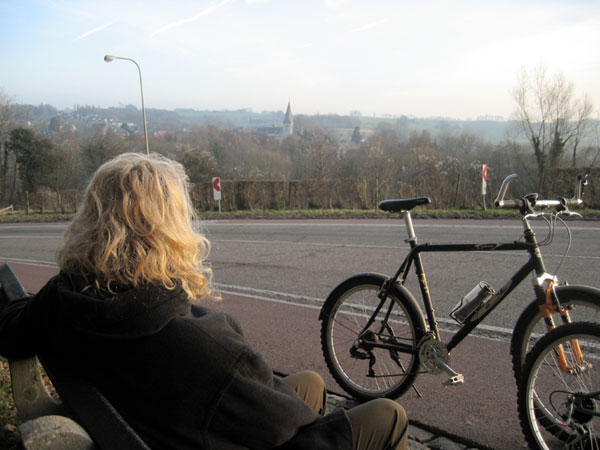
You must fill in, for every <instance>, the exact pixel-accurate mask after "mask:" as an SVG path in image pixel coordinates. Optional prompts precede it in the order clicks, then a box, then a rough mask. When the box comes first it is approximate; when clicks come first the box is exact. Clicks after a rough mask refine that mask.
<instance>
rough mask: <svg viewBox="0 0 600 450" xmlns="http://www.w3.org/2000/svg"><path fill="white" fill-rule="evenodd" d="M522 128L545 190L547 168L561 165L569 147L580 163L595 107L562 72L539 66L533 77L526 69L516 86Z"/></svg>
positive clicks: (517, 114)
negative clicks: (579, 154)
mask: <svg viewBox="0 0 600 450" xmlns="http://www.w3.org/2000/svg"><path fill="white" fill-rule="evenodd" d="M513 96H514V100H515V103H516V106H517V109H516V116H517V117H518V119H519V121H520V124H521V129H522V131H523V132H524V134H525V136H526V137H527V140H528V141H529V142H530V143H531V146H532V147H533V152H534V155H535V159H536V162H537V166H538V171H539V188H540V190H541V186H542V183H543V181H544V175H545V173H546V171H547V169H550V168H553V167H557V166H558V165H559V164H560V162H561V159H562V157H563V156H564V155H565V153H566V152H567V150H569V149H570V150H571V152H572V164H573V166H575V165H576V164H577V149H578V146H579V144H580V142H581V139H582V137H583V136H584V134H585V131H586V125H587V124H588V119H589V118H590V115H591V113H592V110H593V107H592V104H591V102H590V100H589V99H588V97H587V96H583V97H582V98H576V97H575V87H574V85H573V83H572V82H569V81H567V80H566V79H565V78H564V76H563V75H562V74H561V73H558V74H555V75H553V76H549V75H548V74H547V71H546V68H545V67H544V66H542V65H540V66H538V67H537V68H536V70H535V72H534V74H533V76H532V77H530V76H529V74H528V73H527V71H526V70H523V71H522V73H521V76H520V78H519V80H518V82H517V84H516V87H515V89H514V93H513Z"/></svg>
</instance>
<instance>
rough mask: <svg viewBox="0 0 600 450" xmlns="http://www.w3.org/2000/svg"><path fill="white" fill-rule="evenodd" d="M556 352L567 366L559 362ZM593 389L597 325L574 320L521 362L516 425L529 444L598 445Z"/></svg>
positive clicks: (598, 378)
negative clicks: (521, 370) (521, 369)
mask: <svg viewBox="0 0 600 450" xmlns="http://www.w3.org/2000/svg"><path fill="white" fill-rule="evenodd" d="M575 342H576V343H577V345H578V346H579V348H580V349H581V353H579V354H578V350H577V345H576V344H575ZM561 352H562V353H563V354H564V357H565V359H564V361H565V362H566V364H567V366H568V367H569V368H570V370H567V369H565V368H561V367H560V366H559V362H558V360H559V359H558V357H557V355H559V354H560V353H561ZM581 354H582V355H583V358H581V356H580V355H581ZM598 391H600V325H598V324H594V323H588V322H574V323H572V324H568V325H564V326H560V327H558V328H556V329H555V330H553V331H551V332H549V333H548V334H547V335H546V336H544V337H543V338H542V339H540V340H539V342H537V343H536V344H535V346H534V347H533V349H532V350H531V353H530V355H529V356H528V357H527V360H526V363H525V366H524V367H523V378H522V381H521V384H520V387H519V395H518V402H519V417H520V420H521V427H522V429H523V433H524V434H525V438H526V439H527V441H528V443H529V445H530V446H531V448H534V449H543V450H551V449H597V448H600V392H598Z"/></svg>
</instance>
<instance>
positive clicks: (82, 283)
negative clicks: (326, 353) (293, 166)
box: [0, 153, 407, 450]
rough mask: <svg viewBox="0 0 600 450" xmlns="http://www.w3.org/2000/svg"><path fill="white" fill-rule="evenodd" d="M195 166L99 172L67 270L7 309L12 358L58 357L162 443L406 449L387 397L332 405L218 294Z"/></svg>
mask: <svg viewBox="0 0 600 450" xmlns="http://www.w3.org/2000/svg"><path fill="white" fill-rule="evenodd" d="M186 180H187V178H186V176H185V172H184V170H183V167H182V166H181V165H180V164H178V163H176V162H174V161H171V160H169V159H167V158H164V157H162V156H159V155H149V156H146V155H141V154H137V153H126V154H123V155H120V156H118V157H116V158H114V159H113V160H111V161H108V162H107V163H105V164H104V165H102V166H101V167H100V168H99V169H98V170H97V171H96V173H95V174H94V176H93V178H92V180H91V181H90V183H89V185H88V187H87V190H86V192H85V196H84V200H83V203H82V205H81V207H80V209H79V211H78V212H77V214H76V216H75V218H74V219H73V221H72V223H71V225H70V226H69V227H68V229H67V232H66V233H65V239H64V245H63V247H62V248H61V250H60V251H59V254H58V266H59V268H60V272H59V274H58V275H57V276H56V277H54V278H52V279H51V280H50V281H48V283H47V284H46V285H45V286H44V287H43V288H42V289H41V290H40V292H38V293H37V294H36V295H35V296H33V297H28V298H25V299H21V300H16V301H14V302H12V303H11V304H10V305H9V306H8V307H7V308H6V309H5V311H3V312H2V314H1V315H0V354H2V355H4V356H6V357H9V358H19V359H20V358H26V357H29V356H32V355H34V354H40V355H43V356H44V358H45V359H47V360H50V359H52V360H53V361H55V362H56V363H58V364H61V365H63V366H64V367H65V368H66V369H68V370H71V371H73V372H74V373H77V374H78V375H79V376H81V377H83V378H85V379H87V380H89V381H90V382H91V383H92V384H94V385H95V386H96V387H97V388H98V389H99V390H100V392H102V393H103V394H104V396H105V397H106V398H107V399H108V400H109V401H110V402H111V403H112V405H113V406H114V407H115V408H116V409H117V410H118V411H119V412H120V413H121V415H122V416H123V418H124V419H125V420H126V421H127V423H128V424H129V425H130V426H131V427H132V428H133V429H134V430H135V431H136V432H137V433H138V434H139V435H140V437H141V438H142V439H143V440H144V441H145V442H146V444H148V446H149V447H150V448H152V449H178V450H182V449H201V448H202V449H203V448H206V449H209V448H210V449H219V450H220V449H232V450H234V449H246V448H251V449H275V448H277V449H281V450H283V449H288V450H296V449H298V450H299V449H324V450H329V449H331V450H333V449H347V450H350V449H372V450H375V449H397V448H398V449H405V448H406V447H407V437H406V435H407V420H406V415H405V413H404V410H403V409H402V408H401V407H400V406H399V405H398V404H397V403H395V402H393V401H391V400H386V399H379V400H374V401H372V402H369V403H366V404H364V405H361V406H359V407H356V408H354V409H352V410H349V411H347V412H346V411H344V410H342V409H340V410H336V411H333V412H331V413H330V414H327V415H324V412H325V409H326V391H325V386H324V383H323V380H322V379H321V377H320V376H319V375H318V374H316V373H315V372H312V371H306V372H301V373H299V374H294V375H291V376H289V377H286V378H279V377H275V376H273V371H272V369H271V368H270V367H269V366H268V365H267V364H266V363H265V361H264V360H263V359H262V357H261V356H260V355H259V354H258V353H256V352H255V351H254V350H253V349H252V347H251V346H250V345H249V344H248V342H247V341H246V340H245V338H244V336H243V334H242V331H241V328H240V326H239V324H238V323H237V321H236V320H235V319H233V318H232V317H231V316H229V315H227V314H225V313H222V312H217V311H213V310H210V309H208V308H205V307H203V306H201V305H200V301H199V300H201V299H202V298H205V297H208V296H210V295H211V287H210V280H211V270H210V269H209V268H208V267H207V266H206V265H205V260H206V258H207V256H208V252H209V249H210V245H209V242H208V240H207V239H206V238H205V237H204V236H203V235H202V234H201V233H200V232H199V231H198V230H197V229H196V224H197V221H196V220H195V217H194V210H193V208H192V205H191V201H190V197H189V190H188V186H187V181H186Z"/></svg>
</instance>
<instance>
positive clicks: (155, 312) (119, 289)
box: [56, 272, 191, 339]
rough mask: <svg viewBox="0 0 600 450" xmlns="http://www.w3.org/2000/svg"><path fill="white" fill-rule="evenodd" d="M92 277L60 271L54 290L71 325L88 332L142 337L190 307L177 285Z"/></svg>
mask: <svg viewBox="0 0 600 450" xmlns="http://www.w3.org/2000/svg"><path fill="white" fill-rule="evenodd" d="M95 281H96V280H95V279H94V278H92V277H89V276H88V277H85V276H83V275H71V274H65V273H62V272H61V273H60V274H59V276H58V278H57V284H56V287H57V291H58V292H57V294H58V298H59V301H60V307H61V310H62V313H63V314H64V316H65V318H66V319H67V320H68V321H69V322H70V323H71V325H72V326H73V327H74V328H76V329H78V330H79V331H81V332H83V333H84V334H87V335H92V336H99V337H100V336H102V337H105V338H106V337H107V338H114V339H127V338H136V337H143V336H148V335H152V334H155V333H158V332H159V331H160V330H162V329H163V328H164V327H165V325H167V323H169V322H170V321H171V320H172V319H174V318H175V317H177V316H182V315H185V314H187V313H188V312H189V310H190V305H191V303H190V301H189V300H188V298H187V295H186V294H185V292H184V291H183V290H182V289H180V288H175V289H172V290H169V289H166V288H165V287H163V286H160V285H157V284H146V285H143V286H139V287H130V286H122V285H114V286H111V289H110V290H107V289H101V288H100V289H99V288H95V287H94V286H97V285H100V286H102V283H95Z"/></svg>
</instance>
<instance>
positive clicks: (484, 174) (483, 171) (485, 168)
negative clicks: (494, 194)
mask: <svg viewBox="0 0 600 450" xmlns="http://www.w3.org/2000/svg"><path fill="white" fill-rule="evenodd" d="M487 171H488V166H487V164H484V165H483V166H482V167H481V195H485V194H486V191H487V189H486V188H487V178H488V177H487Z"/></svg>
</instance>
